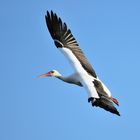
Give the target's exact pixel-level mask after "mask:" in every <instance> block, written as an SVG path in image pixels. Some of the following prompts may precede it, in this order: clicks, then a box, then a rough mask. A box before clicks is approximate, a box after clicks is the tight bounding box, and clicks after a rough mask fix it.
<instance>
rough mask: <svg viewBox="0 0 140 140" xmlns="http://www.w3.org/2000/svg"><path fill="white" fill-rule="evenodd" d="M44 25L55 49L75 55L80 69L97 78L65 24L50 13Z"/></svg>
mask: <svg viewBox="0 0 140 140" xmlns="http://www.w3.org/2000/svg"><path fill="white" fill-rule="evenodd" d="M45 19H46V24H47V27H48V30H49V32H50V34H51V36H52V38H53V40H54V43H55V45H56V47H57V48H67V49H69V50H71V52H72V53H73V54H74V55H75V57H76V58H77V59H78V60H79V62H80V64H81V65H82V67H83V68H84V69H85V70H86V71H87V72H88V73H89V74H90V75H92V76H93V77H95V78H96V77H97V75H96V73H95V71H94V69H93V68H92V66H91V65H90V64H89V62H88V61H87V59H86V57H85V56H84V54H83V52H82V50H81V49H80V48H79V45H78V43H77V41H76V40H75V38H74V37H73V35H72V33H71V31H70V29H68V28H67V25H66V23H63V22H62V20H61V19H60V18H59V17H58V16H57V15H56V14H55V13H53V12H52V11H51V12H50V13H49V12H48V11H47V15H46V16H45Z"/></svg>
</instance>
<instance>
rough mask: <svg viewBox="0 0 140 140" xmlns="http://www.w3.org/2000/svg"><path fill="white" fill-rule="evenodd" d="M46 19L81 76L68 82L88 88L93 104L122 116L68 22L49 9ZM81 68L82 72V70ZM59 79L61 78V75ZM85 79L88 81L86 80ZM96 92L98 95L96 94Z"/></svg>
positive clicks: (54, 38) (55, 37) (59, 44)
mask: <svg viewBox="0 0 140 140" xmlns="http://www.w3.org/2000/svg"><path fill="white" fill-rule="evenodd" d="M45 19H46V24H47V27H48V30H49V32H50V34H51V37H52V38H53V40H54V43H55V45H56V47H57V48H58V49H61V50H62V52H64V53H65V54H66V56H67V57H68V59H69V60H70V62H71V63H72V65H73V67H74V69H75V70H76V72H77V73H78V74H79V77H80V78H79V79H80V80H79V81H78V82H77V84H76V83H74V82H72V80H71V81H69V82H68V81H66V82H68V83H73V84H76V85H78V84H79V86H83V87H85V88H87V89H88V92H89V93H90V95H91V96H90V97H89V99H88V101H89V102H91V103H92V106H95V107H101V108H103V109H105V110H106V111H109V112H111V113H114V114H116V115H119V116H120V114H119V112H118V111H117V109H116V107H115V106H114V103H115V102H114V100H112V96H110V95H109V94H108V90H105V89H107V88H106V87H105V85H104V84H103V83H102V82H101V81H100V80H99V79H98V77H97V75H96V73H95V71H94V69H93V68H92V66H91V65H90V64H89V62H88V61H87V59H86V57H85V56H84V54H83V52H82V50H81V49H80V48H79V45H78V43H77V41H76V40H75V38H74V37H73V35H72V33H71V31H70V29H68V28H67V25H66V23H64V22H62V20H61V19H60V18H59V17H58V16H57V15H56V14H55V13H53V12H52V11H51V12H48V11H47V14H46V16H45ZM72 57H74V58H72ZM80 70H81V71H82V72H80ZM81 73H84V74H83V75H85V76H83V75H82V74H81ZM88 77H90V78H88ZM91 77H92V78H91ZM57 78H58V77H57ZM59 79H61V78H60V77H59ZM91 79H92V80H91ZM85 80H86V81H87V82H85ZM63 81H65V80H63ZM88 82H89V83H88ZM90 88H91V89H90ZM92 91H93V92H94V94H92V93H91V92H92ZM96 94H97V96H94V95H96ZM92 95H93V96H92ZM113 99H114V98H113ZM115 100H116V99H115Z"/></svg>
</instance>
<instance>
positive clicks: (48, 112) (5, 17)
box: [0, 0, 140, 140]
mask: <svg viewBox="0 0 140 140" xmlns="http://www.w3.org/2000/svg"><path fill="white" fill-rule="evenodd" d="M46 10H53V11H54V12H56V13H57V14H58V15H59V16H60V17H61V18H62V20H63V21H65V22H66V23H67V25H68V27H69V28H70V29H71V31H72V33H73V35H74V37H75V38H76V39H77V41H78V43H79V44H80V47H81V48H82V50H83V51H84V53H85V55H86V57H87V58H88V60H89V61H90V63H91V64H92V65H93V66H94V69H95V70H96V73H97V74H98V76H99V78H100V79H102V81H104V83H105V84H106V85H107V87H108V88H109V89H110V90H111V92H112V94H113V96H114V97H115V98H117V99H118V101H119V102H120V107H118V108H117V109H118V110H119V111H120V114H121V117H118V116H116V115H113V114H111V113H109V112H106V111H104V110H103V109H100V108H93V107H92V106H91V105H90V104H89V103H88V102H87V93H86V91H85V90H84V89H83V88H80V87H78V86H74V85H69V84H66V83H63V82H61V81H59V80H58V79H55V78H44V79H38V78H37V76H38V75H40V74H42V73H44V72H47V71H50V70H53V69H57V70H58V71H59V72H60V73H62V74H63V75H65V76H66V75H69V74H71V73H72V72H73V70H72V68H71V66H70V65H69V63H68V61H67V60H66V59H65V58H64V56H63V55H62V54H61V53H60V52H59V51H58V50H57V49H56V48H55V46H54V44H53V41H52V39H51V37H50V34H49V32H48V30H47V28H46V24H45V19H44V16H45V13H46ZM139 72H140V1H139V0H117V1H115V0H114V1H113V0H100V1H99V0H89V1H87V0H86V1H84V0H83V1H82V0H77V1H76V0H71V1H65V0H59V1H58V0H49V1H47V0H35V1H33V0H32V1H31V0H30V1H29V0H24V1H21V0H12V1H8V0H1V1H0V139H1V140H89V139H91V140H92V139H94V140H96V139H98V140H102V139H104V140H112V139H113V140H122V139H127V140H132V139H140V134H139V131H140V104H139V102H140V90H139V87H140V82H139V79H140V75H139Z"/></svg>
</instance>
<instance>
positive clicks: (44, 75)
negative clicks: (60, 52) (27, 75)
mask: <svg viewBox="0 0 140 140" xmlns="http://www.w3.org/2000/svg"><path fill="white" fill-rule="evenodd" d="M46 76H52V75H51V72H48V73H44V74H41V75H40V76H38V78H43V77H46Z"/></svg>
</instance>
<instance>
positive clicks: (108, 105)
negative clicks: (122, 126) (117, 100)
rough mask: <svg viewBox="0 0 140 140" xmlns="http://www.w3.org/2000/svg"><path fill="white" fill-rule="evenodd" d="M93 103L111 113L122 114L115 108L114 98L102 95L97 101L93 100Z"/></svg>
mask: <svg viewBox="0 0 140 140" xmlns="http://www.w3.org/2000/svg"><path fill="white" fill-rule="evenodd" d="M92 105H93V106H94V105H95V106H99V107H101V108H103V109H105V110H106V111H109V112H111V113H114V114H116V115H118V116H120V113H119V112H118V110H117V109H116V108H115V106H114V104H113V102H112V100H111V99H110V98H108V97H106V96H101V97H100V98H99V99H96V101H95V102H93V103H92Z"/></svg>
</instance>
